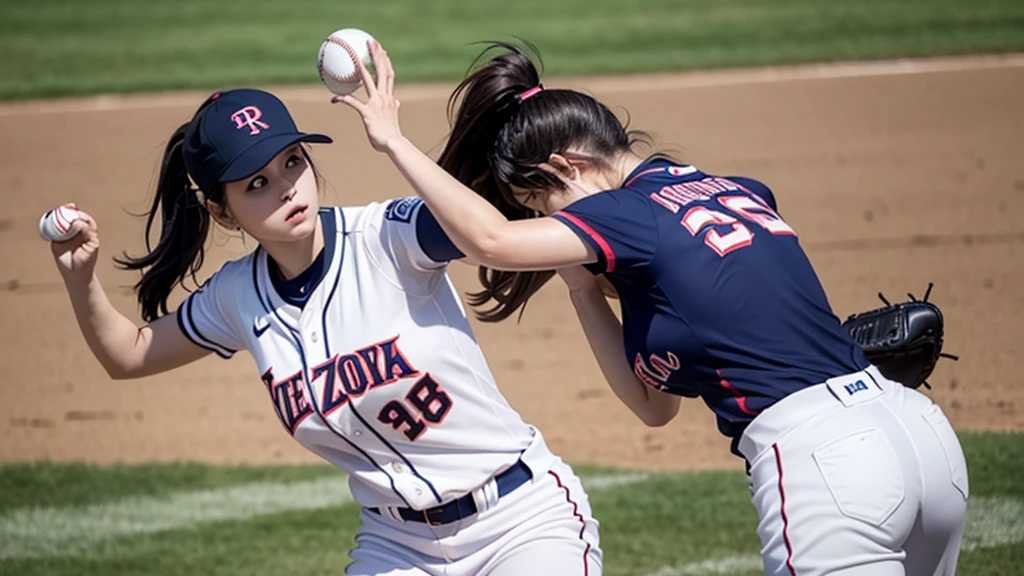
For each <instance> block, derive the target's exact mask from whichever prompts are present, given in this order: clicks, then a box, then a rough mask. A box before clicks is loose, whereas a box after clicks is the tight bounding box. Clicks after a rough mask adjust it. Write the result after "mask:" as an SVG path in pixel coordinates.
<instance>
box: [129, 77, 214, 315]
mask: <svg viewBox="0 0 1024 576" xmlns="http://www.w3.org/2000/svg"><path fill="white" fill-rule="evenodd" d="M214 98H215V96H211V97H210V98H209V99H207V100H206V102H204V103H203V105H202V106H200V107H199V110H202V109H203V108H204V107H206V106H207V105H208V104H209V103H210V102H212V101H213V100H214ZM197 113H198V111H197ZM188 127H189V123H188V122H186V123H185V124H182V125H181V126H179V127H178V129H177V130H175V131H174V134H172V135H171V138H170V140H169V141H168V142H167V147H166V148H165V149H164V156H163V160H162V161H161V165H160V177H159V180H157V185H156V195H155V196H154V198H153V204H152V206H151V207H150V209H149V211H148V212H147V213H146V251H147V253H146V254H145V255H144V256H139V257H137V258H136V257H132V256H129V255H128V254H127V253H123V254H122V257H121V258H114V262H116V263H117V264H118V265H120V266H121V267H122V268H124V269H126V270H142V271H143V273H142V278H140V279H139V281H138V282H137V283H136V284H135V287H134V288H135V293H136V296H137V297H138V300H139V305H140V306H141V308H142V318H143V320H145V321H147V322H152V321H153V320H156V319H157V318H159V317H160V316H163V315H165V314H167V313H168V310H167V298H168V297H169V296H170V294H171V291H172V290H174V287H175V286H177V285H178V284H184V282H185V278H187V277H191V279H192V281H193V282H196V272H198V271H199V269H200V267H202V265H203V260H204V258H205V248H204V246H205V244H206V235H207V233H208V232H209V230H210V213H209V212H208V211H207V209H206V206H204V205H203V203H202V202H201V201H200V198H199V195H198V194H197V190H196V189H195V188H193V186H192V182H191V180H190V179H189V177H188V172H187V171H186V170H185V157H184V154H183V146H184V142H185V133H186V132H187V131H188ZM214 188H215V189H214V190H207V191H204V192H205V194H206V198H207V199H209V200H211V201H213V202H215V203H221V202H223V199H224V198H223V196H224V190H223V185H220V184H218V185H216V186H215V187H214ZM158 210H159V217H160V240H159V241H157V244H156V247H151V246H150V233H151V232H152V230H153V224H154V222H156V219H157V216H158Z"/></svg>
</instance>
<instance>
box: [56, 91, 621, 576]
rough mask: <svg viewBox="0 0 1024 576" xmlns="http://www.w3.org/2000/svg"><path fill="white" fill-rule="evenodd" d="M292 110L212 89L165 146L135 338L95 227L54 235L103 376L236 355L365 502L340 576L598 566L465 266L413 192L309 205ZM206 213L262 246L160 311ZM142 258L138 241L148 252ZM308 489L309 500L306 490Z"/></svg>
mask: <svg viewBox="0 0 1024 576" xmlns="http://www.w3.org/2000/svg"><path fill="white" fill-rule="evenodd" d="M330 141H331V140H330V139H329V138H328V137H326V136H323V135H320V134H307V133H303V132H300V131H298V129H297V128H296V126H295V123H294V122H293V120H292V118H291V116H290V115H289V113H288V110H287V109H286V108H285V106H284V105H283V104H282V103H281V101H280V100H278V99H277V98H276V97H274V96H273V95H271V94H269V93H267V92H262V91H258V90H232V91H228V92H223V93H219V94H214V95H213V96H212V97H211V98H209V99H208V100H207V101H206V102H205V103H204V104H203V105H202V106H201V107H200V108H199V110H198V111H197V112H196V114H195V116H194V117H193V118H192V120H191V121H190V122H188V123H185V124H183V125H182V126H181V127H180V128H178V129H177V130H176V131H175V132H174V135H173V136H172V137H171V139H170V142H169V143H168V145H167V148H166V151H165V153H164V158H163V165H162V168H161V171H160V177H159V183H158V186H157V193H156V197H155V199H154V201H153V208H152V210H151V212H150V214H149V220H148V223H147V237H148V232H149V230H148V229H149V228H150V227H151V226H152V225H153V222H154V220H155V219H156V218H157V215H158V211H159V214H160V217H161V218H162V227H161V231H160V240H159V242H158V243H157V244H156V246H155V247H153V248H152V249H150V250H149V252H148V254H146V255H145V256H142V257H139V258H131V257H127V256H126V257H125V258H123V259H121V260H119V262H120V263H121V264H123V265H124V266H126V267H127V268H130V269H137V270H142V271H143V274H142V279H141V280H140V281H139V283H138V284H137V285H136V289H137V293H138V299H139V303H140V304H141V308H142V315H143V318H144V319H145V320H146V321H148V322H149V323H148V324H147V325H145V326H143V327H142V328H138V327H137V326H136V324H135V323H134V322H132V321H131V320H129V319H128V318H126V317H124V316H122V315H121V314H120V313H118V312H117V311H116V310H115V309H114V307H113V306H111V304H110V302H109V300H108V299H107V296H106V294H105V293H104V291H103V288H102V286H100V283H99V280H97V278H96V276H95V275H94V274H93V269H94V267H95V264H96V257H97V254H98V251H99V236H98V233H97V225H96V222H95V221H94V220H92V219H91V218H89V217H88V216H84V217H83V219H82V220H79V221H77V222H76V223H75V224H74V226H75V229H76V230H77V232H79V234H78V235H77V236H75V237H74V238H73V239H72V240H70V241H67V242H59V243H54V244H53V245H52V246H53V254H54V256H55V258H56V261H57V266H58V268H59V269H60V272H61V273H62V275H63V276H64V280H65V283H66V284H67V289H68V293H69V294H70V296H71V302H72V304H73V306H74V310H75V314H76V316H77V317H78V323H79V325H80V327H81V329H82V333H83V334H84V336H85V339H86V341H87V342H88V344H89V346H90V348H91V349H92V351H93V353H94V354H95V355H96V358H97V359H98V360H99V361H100V363H102V364H103V366H104V367H105V368H106V370H107V371H108V373H109V374H110V376H111V377H113V378H118V379H120V378H137V377H141V376H146V375H150V374H155V373H158V372H164V371H167V370H172V369H174V368H176V367H178V366H182V365H184V364H187V363H189V362H193V361H195V360H198V359H199V358H202V357H204V356H206V355H208V354H210V353H211V352H213V353H216V354H218V355H220V356H223V357H230V356H231V355H232V354H234V353H235V352H236V351H237V350H242V349H245V350H248V351H249V352H250V353H251V354H252V357H253V359H254V360H255V362H256V366H257V369H258V371H259V372H258V374H260V375H261V379H262V381H263V385H264V386H265V387H266V390H267V393H268V394H269V396H270V400H271V402H272V404H273V407H274V410H275V411H276V412H277V415H278V417H279V418H280V420H281V424H282V425H283V426H284V428H285V430H286V431H287V432H288V433H289V434H290V435H292V436H293V437H294V438H295V440H297V441H298V442H300V443H301V444H302V445H303V446H305V447H306V448H308V449H309V450H311V451H313V452H314V453H316V454H318V455H319V456H321V457H323V458H324V459H325V460H327V461H329V462H331V463H332V464H334V465H336V466H338V467H339V468H341V469H342V470H344V471H346V472H347V473H348V474H349V476H350V480H349V485H350V487H351V489H352V494H353V496H354V497H355V499H356V501H357V502H359V503H360V504H361V505H362V506H363V507H364V508H363V511H362V513H361V515H360V518H361V521H362V526H361V527H360V529H359V532H358V534H357V536H356V542H357V545H356V547H355V549H354V550H353V551H352V552H351V557H352V560H353V562H352V564H351V565H350V566H349V567H348V568H347V570H346V574H350V575H360V576H362V575H371V574H389V575H399V574H400V575H403V576H407V575H408V576H413V575H441V574H444V575H462V576H473V575H477V574H489V575H491V576H519V575H522V574H538V575H551V576H561V575H565V574H569V575H579V576H584V575H597V574H600V573H601V551H600V548H599V543H598V533H597V523H596V522H595V521H594V519H593V518H592V517H591V512H590V505H589V503H588V500H587V495H586V494H585V493H584V491H583V488H582V486H581V485H580V482H579V480H578V479H577V477H576V476H575V475H574V474H573V472H572V470H571V469H570V468H569V467H568V466H567V465H566V464H564V463H563V462H562V461H561V460H560V459H559V458H558V457H557V456H555V455H553V454H552V453H551V452H550V451H549V450H548V448H547V446H546V444H545V442H544V439H543V437H542V436H541V434H540V432H538V431H537V430H536V429H534V428H533V427H531V426H529V425H527V424H526V423H524V422H523V421H522V419H521V418H520V416H519V415H518V414H517V413H516V412H515V410H513V409H512V407H510V406H509V404H508V403H507V402H506V401H505V399H504V398H503V397H502V395H501V393H500V392H499V391H498V388H497V386H496V385H495V382H494V378H493V377H492V375H491V373H490V370H489V369H488V367H487V363H486V362H485V360H484V357H483V355H482V354H481V352H480V348H479V347H478V345H477V343H476V340H475V339H474V337H473V333H472V331H471V330H470V325H469V323H468V321H467V318H466V316H465V313H464V310H463V308H462V305H461V302H460V300H459V297H458V295H457V293H456V292H455V290H454V288H453V287H452V284H451V282H450V281H449V279H448V276H447V273H446V266H447V263H448V261H449V260H451V259H452V258H455V257H461V255H460V254H459V253H458V251H457V250H455V249H454V248H453V246H452V245H451V242H450V241H448V239H447V237H446V236H445V235H444V233H443V232H442V231H441V229H440V228H439V227H438V225H437V222H436V220H434V219H433V217H432V216H431V214H430V212H429V211H428V210H427V209H426V208H425V206H423V205H422V202H421V201H420V200H419V199H418V198H415V197H412V198H402V199H398V200H393V201H391V202H388V203H382V204H370V205H369V206H362V207H357V208H328V207H324V208H321V207H320V206H319V203H318V197H317V196H318V192H319V182H318V177H317V172H316V169H315V168H314V166H313V163H312V160H311V159H310V157H309V155H308V154H307V153H306V150H305V149H304V148H303V143H307V142H314V143H327V142H330ZM211 219H212V220H213V221H215V222H217V223H218V224H220V225H222V226H225V227H227V228H229V229H240V230H243V231H245V233H246V234H248V235H250V236H252V237H253V238H255V239H256V240H258V241H259V246H258V247H257V248H256V250H255V251H254V252H252V253H251V254H249V255H247V256H245V257H243V258H241V259H239V260H235V261H233V262H229V263H227V264H225V265H224V266H223V267H222V268H221V269H220V270H219V271H217V272H216V273H215V274H213V276H211V277H210V278H209V280H208V281H207V282H206V283H205V284H204V285H203V286H202V287H201V288H200V289H199V290H198V291H196V292H194V293H193V294H191V295H190V296H189V297H188V298H187V299H185V301H184V302H183V303H182V304H181V306H180V307H179V308H178V310H177V313H176V314H168V307H167V300H168V296H169V294H170V292H171V290H172V289H173V288H174V287H175V286H176V285H177V284H179V283H182V282H183V280H184V279H185V278H186V277H187V276H193V277H194V274H195V272H196V271H197V270H198V268H199V267H200V265H201V263H202V261H203V245H204V243H205V241H206V237H207V232H208V230H209V227H210V222H211ZM147 248H148V245H147ZM300 497H307V498H316V497H317V495H316V494H306V495H300Z"/></svg>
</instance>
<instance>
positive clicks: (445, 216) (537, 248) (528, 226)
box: [333, 42, 597, 270]
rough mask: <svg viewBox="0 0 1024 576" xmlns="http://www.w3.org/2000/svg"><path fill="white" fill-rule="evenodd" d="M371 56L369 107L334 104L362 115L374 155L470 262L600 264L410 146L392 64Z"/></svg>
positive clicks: (374, 50)
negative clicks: (510, 213) (383, 156)
mask: <svg viewBox="0 0 1024 576" xmlns="http://www.w3.org/2000/svg"><path fill="white" fill-rule="evenodd" d="M370 51H371V54H372V56H373V60H374V65H375V67H376V70H377V78H376V80H374V78H373V77H372V76H371V75H370V73H369V72H368V71H367V70H366V68H365V67H363V66H362V63H359V67H360V73H361V74H362V75H363V83H364V86H365V87H366V93H367V101H366V102H365V103H364V102H360V101H359V100H357V99H356V98H355V97H354V96H352V95H340V96H335V97H334V100H333V101H334V102H343V103H345V104H347V105H349V106H351V107H352V108H354V109H355V110H356V111H357V112H359V114H360V116H361V117H362V119H363V124H364V126H365V128H366V132H367V135H368V137H369V139H370V143H371V144H372V145H373V147H374V149H376V150H378V151H381V152H386V153H387V154H388V156H389V157H390V158H391V160H392V161H393V162H394V163H395V165H396V166H397V167H398V169H399V171H400V172H401V173H402V175H403V176H405V178H406V180H408V181H409V183H410V184H411V185H412V187H413V188H414V189H415V190H416V193H417V194H418V195H419V196H420V197H422V198H423V200H424V201H426V203H427V205H428V206H430V210H431V212H432V213H433V214H434V216H435V217H436V218H437V220H438V222H440V223H441V226H442V228H444V230H445V232H447V233H448V235H449V237H450V238H451V240H452V242H454V243H455V245H456V246H457V247H458V248H459V249H460V250H461V251H462V252H463V253H464V254H465V255H466V256H468V257H469V258H470V259H471V260H473V261H475V262H478V263H480V264H482V265H485V266H489V267H492V268H497V269H501V270H551V269H554V268H562V267H565V266H573V265H578V264H586V263H590V262H595V261H596V260H597V256H596V254H595V253H594V250H593V249H592V248H591V247H590V246H589V245H588V244H587V243H586V242H584V241H582V240H581V239H580V238H579V237H578V236H577V235H576V234H574V233H573V232H572V231H571V230H570V229H569V228H567V227H566V226H565V225H564V224H562V223H560V222H557V221H555V220H551V219H546V218H533V219H529V220H515V221H510V220H509V219H508V218H507V217H506V216H505V215H504V214H502V213H501V212H500V211H499V210H498V209H497V208H495V207H494V206H493V205H491V204H490V203H489V202H488V201H487V200H485V199H484V198H482V197H481V196H478V195H477V194H476V193H475V192H474V191H473V190H471V189H470V188H468V187H466V186H465V185H463V183H462V182H460V181H459V180H458V179H456V178H455V177H453V176H452V175H451V174H449V173H448V172H447V171H445V170H444V169H442V168H441V167H440V166H439V165H438V164H437V163H435V162H434V161H433V160H431V159H430V158H429V157H428V156H427V155H426V154H424V153H423V152H422V151H420V150H419V149H418V148H417V147H416V146H415V145H414V144H412V143H411V142H410V141H409V140H407V139H406V138H405V137H404V136H403V135H402V132H401V128H400V127H399V121H398V108H399V102H398V100H397V99H396V98H395V97H394V94H393V90H392V89H393V87H394V69H393V68H392V66H391V61H390V60H389V59H388V56H387V53H386V52H385V51H384V49H383V48H381V46H380V45H379V44H377V43H376V42H371V44H370Z"/></svg>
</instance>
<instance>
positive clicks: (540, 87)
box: [516, 84, 544, 104]
mask: <svg viewBox="0 0 1024 576" xmlns="http://www.w3.org/2000/svg"><path fill="white" fill-rule="evenodd" d="M543 89H544V85H543V84H538V85H536V86H534V87H533V88H530V89H529V90H526V91H524V92H520V93H519V94H518V95H517V96H516V100H517V101H518V102H519V103H520V104H522V103H523V102H525V101H526V100H527V99H528V98H533V97H534V96H536V95H537V94H540V91H541V90H543Z"/></svg>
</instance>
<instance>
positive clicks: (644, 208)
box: [551, 188, 658, 274]
mask: <svg viewBox="0 0 1024 576" xmlns="http://www.w3.org/2000/svg"><path fill="white" fill-rule="evenodd" d="M650 205H651V203H650V202H649V201H648V200H647V197H646V196H645V195H644V194H643V192H640V191H638V190H636V189H631V188H621V189H618V190H608V191H606V192H600V193H597V194H593V195H590V196H587V197H586V198H583V199H580V200H577V201H576V202H573V203H572V204H570V205H569V206H567V207H566V208H564V209H562V210H560V211H558V212H556V213H554V214H552V215H551V217H552V218H555V219H557V220H558V221H560V222H562V223H563V224H565V225H566V226H568V227H569V228H570V229H572V231H573V232H575V233H576V235H577V236H579V237H580V238H581V239H583V241H585V242H587V243H588V244H590V246H591V247H593V249H594V251H595V252H596V253H597V262H596V263H595V264H588V265H587V266H586V268H587V269H588V270H590V271H591V272H593V273H594V274H602V273H608V274H611V273H615V272H619V273H624V274H628V273H629V272H630V271H632V270H635V269H637V268H640V267H643V266H646V265H648V264H650V262H651V260H652V259H653V258H654V253H655V251H656V249H657V246H658V228H657V223H656V221H655V218H654V213H653V212H652V211H651V206H650Z"/></svg>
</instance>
